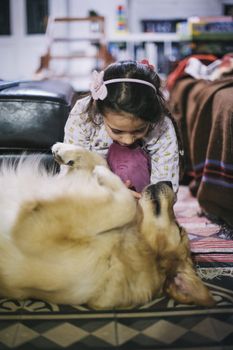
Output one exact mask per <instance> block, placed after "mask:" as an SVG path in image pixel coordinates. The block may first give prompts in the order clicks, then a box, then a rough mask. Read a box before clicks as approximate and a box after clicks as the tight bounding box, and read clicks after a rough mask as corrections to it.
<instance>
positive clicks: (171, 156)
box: [146, 117, 179, 192]
mask: <svg viewBox="0 0 233 350" xmlns="http://www.w3.org/2000/svg"><path fill="white" fill-rule="evenodd" d="M151 135H152V137H151V138H150V140H149V141H148V143H147V144H146V148H147V151H148V152H149V154H150V156H151V183H157V182H158V181H171V182H172V186H173V190H174V191H175V192H177V190H178V187H179V146H178V140H177V137H176V132H175V129H174V126H173V123H172V121H171V120H170V119H169V118H168V117H165V120H164V123H163V125H162V126H161V132H160V133H159V132H157V131H155V132H154V136H153V130H152V134H151Z"/></svg>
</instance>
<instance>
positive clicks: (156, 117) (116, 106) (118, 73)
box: [86, 60, 183, 173]
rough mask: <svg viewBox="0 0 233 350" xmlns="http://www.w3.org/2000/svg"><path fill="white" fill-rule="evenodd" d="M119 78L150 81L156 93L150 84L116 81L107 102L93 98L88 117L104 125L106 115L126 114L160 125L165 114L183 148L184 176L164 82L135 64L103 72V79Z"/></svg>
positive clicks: (124, 63)
mask: <svg viewBox="0 0 233 350" xmlns="http://www.w3.org/2000/svg"><path fill="white" fill-rule="evenodd" d="M116 78H134V79H140V80H145V81H148V82H149V83H151V84H153V85H154V87H155V89H156V92H155V90H154V89H153V88H152V87H150V86H147V85H144V84H140V83H136V82H135V83H134V82H117V83H112V84H107V85H106V87H107V91H108V94H107V97H106V98H105V99H104V100H96V101H94V100H93V99H92V98H91V100H90V103H89V104H88V106H87V110H86V112H87V113H88V118H89V120H90V121H92V122H93V123H94V124H96V125H98V124H102V122H103V120H102V116H104V115H105V113H109V112H110V113H111V112H115V113H116V112H117V113H119V114H123V113H127V114H131V115H132V116H135V117H138V118H140V119H143V120H145V121H147V122H149V123H153V124H157V123H158V122H160V120H161V119H162V118H163V117H164V116H165V115H166V116H167V117H169V118H170V119H171V121H172V123H173V125H174V128H175V131H176V135H177V140H178V144H179V149H180V170H181V173H182V168H183V157H182V154H181V152H182V150H183V147H182V140H181V137H180V132H179V130H178V127H177V124H176V122H175V120H174V118H173V117H172V115H171V113H170V112H169V110H168V108H167V107H166V102H165V100H164V97H163V94H162V92H161V90H160V88H161V81H160V78H159V76H158V74H156V72H155V71H154V70H153V69H152V68H151V67H150V66H149V65H146V64H143V63H139V62H136V61H131V60H128V61H120V62H116V63H113V64H111V65H109V66H108V67H107V68H106V69H105V71H104V80H105V81H106V80H110V79H116Z"/></svg>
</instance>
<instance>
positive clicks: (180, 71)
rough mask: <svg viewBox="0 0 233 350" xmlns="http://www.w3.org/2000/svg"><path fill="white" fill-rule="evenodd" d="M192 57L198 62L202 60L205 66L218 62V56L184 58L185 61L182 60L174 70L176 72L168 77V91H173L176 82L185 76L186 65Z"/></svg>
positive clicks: (204, 55) (205, 55)
mask: <svg viewBox="0 0 233 350" xmlns="http://www.w3.org/2000/svg"><path fill="white" fill-rule="evenodd" d="M191 57H195V58H197V59H198V60H200V61H201V62H202V63H205V64H209V63H211V62H214V61H215V60H217V57H216V56H214V55H207V54H203V55H192V56H189V57H186V58H184V59H183V60H181V61H180V62H179V63H178V66H177V67H176V68H175V69H174V71H173V72H171V73H170V74H169V75H168V77H167V82H166V87H167V89H168V91H171V89H172V88H173V86H174V85H175V83H176V81H177V80H178V79H179V78H181V77H182V76H183V75H184V70H185V67H186V64H187V62H188V60H189V59H190V58H191Z"/></svg>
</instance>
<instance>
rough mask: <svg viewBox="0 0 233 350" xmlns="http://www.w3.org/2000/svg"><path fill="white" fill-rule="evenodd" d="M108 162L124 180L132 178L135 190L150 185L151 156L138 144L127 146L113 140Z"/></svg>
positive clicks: (132, 185) (139, 190) (140, 189)
mask: <svg viewBox="0 0 233 350" xmlns="http://www.w3.org/2000/svg"><path fill="white" fill-rule="evenodd" d="M107 162H108V165H109V167H110V169H111V170H112V172H113V173H115V174H117V175H118V176H119V177H120V178H121V180H122V181H123V182H126V181H127V180H130V182H131V186H130V188H132V189H133V190H136V191H137V192H141V191H142V190H143V188H144V187H145V186H147V185H149V183H150V173H151V162H150V157H149V155H148V154H147V153H146V152H145V151H144V150H143V149H142V148H141V147H140V146H139V145H138V144H136V145H133V146H129V147H127V146H121V145H120V144H119V143H116V142H113V143H112V145H111V146H110V147H109V151H108V154H107Z"/></svg>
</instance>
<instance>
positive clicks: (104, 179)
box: [93, 165, 124, 191]
mask: <svg viewBox="0 0 233 350" xmlns="http://www.w3.org/2000/svg"><path fill="white" fill-rule="evenodd" d="M93 175H94V176H95V177H96V178H97V181H98V183H99V184H100V185H102V186H106V187H108V188H110V189H111V190H113V191H117V190H119V189H120V188H122V187H124V184H123V183H122V181H121V180H120V178H119V177H118V176H117V175H115V174H113V173H112V172H111V170H109V169H108V168H106V167H105V166H102V165H96V166H95V168H94V171H93Z"/></svg>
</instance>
